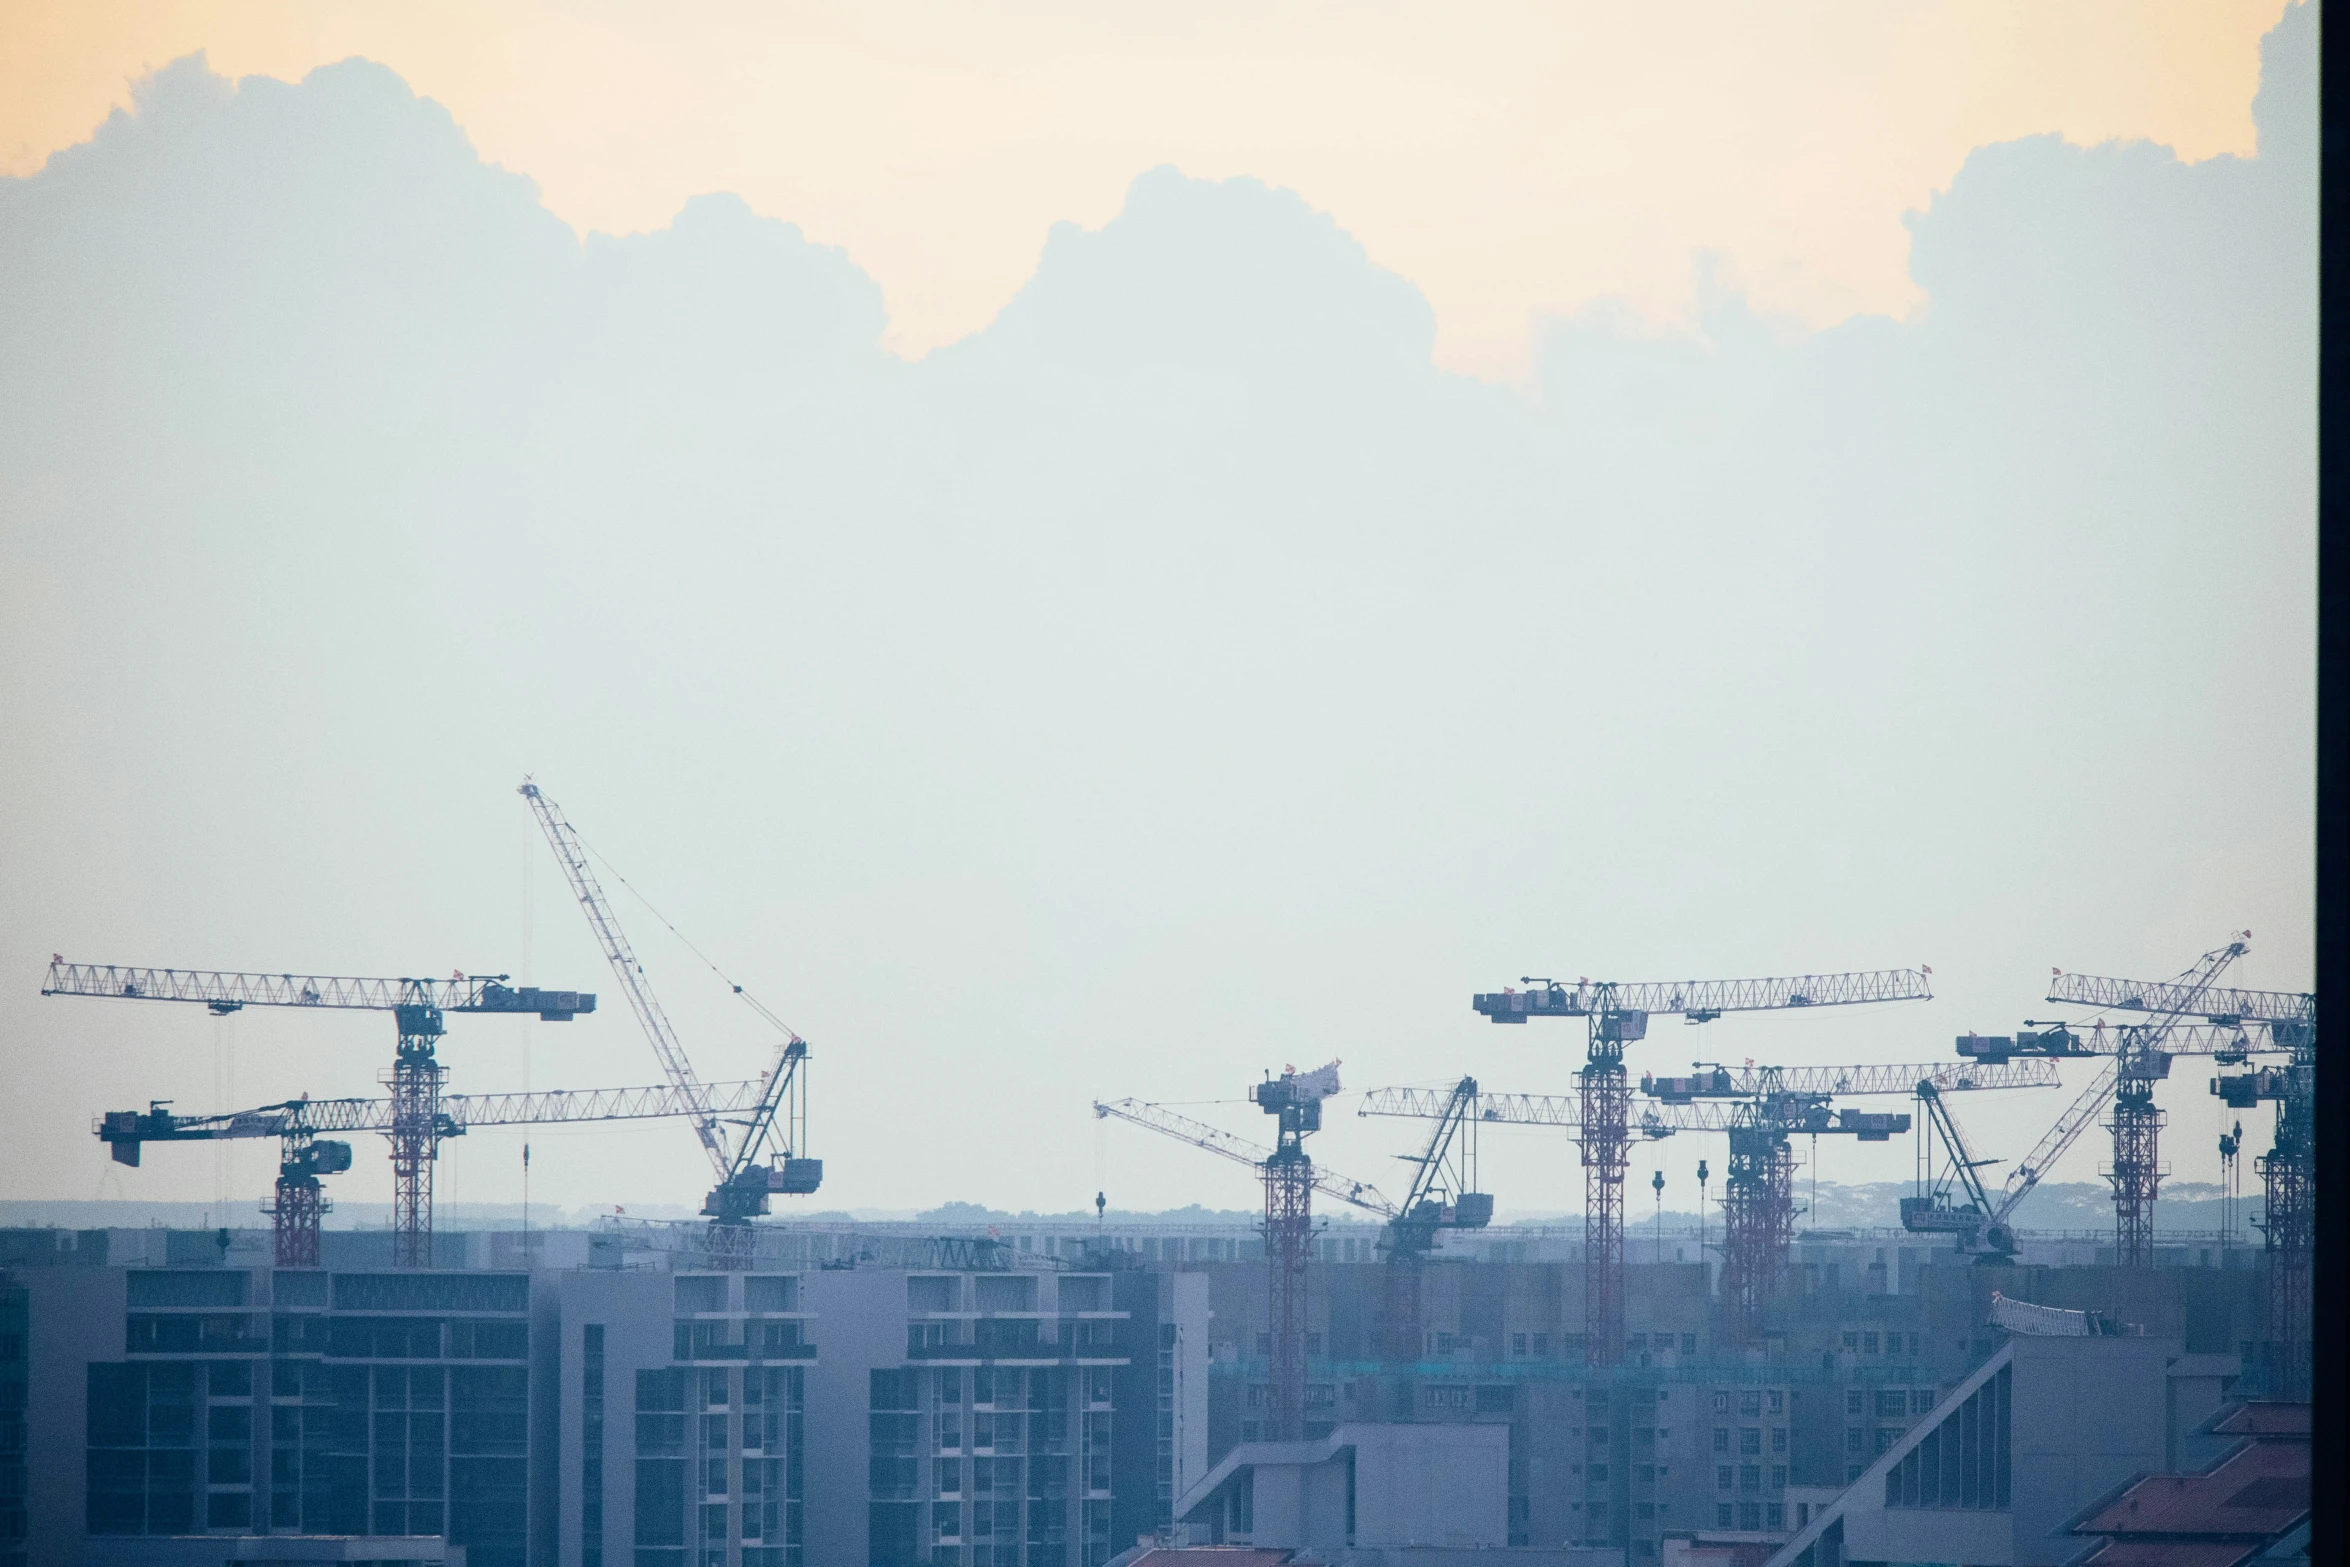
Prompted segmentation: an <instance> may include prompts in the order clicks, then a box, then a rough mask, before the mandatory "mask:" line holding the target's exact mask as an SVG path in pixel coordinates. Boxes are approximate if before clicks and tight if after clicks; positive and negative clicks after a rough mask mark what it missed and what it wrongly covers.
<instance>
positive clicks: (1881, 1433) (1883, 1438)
mask: <svg viewBox="0 0 2350 1567" xmlns="http://www.w3.org/2000/svg"><path fill="white" fill-rule="evenodd" d="M1898 1435H1900V1433H1899V1432H1897V1431H1891V1430H1888V1429H1886V1428H1885V1427H1884V1426H1879V1427H1877V1451H1878V1452H1880V1453H1882V1452H1883V1451H1885V1449H1886V1448H1888V1447H1891V1446H1892V1445H1893V1439H1894V1438H1895V1437H1896V1436H1898Z"/></svg>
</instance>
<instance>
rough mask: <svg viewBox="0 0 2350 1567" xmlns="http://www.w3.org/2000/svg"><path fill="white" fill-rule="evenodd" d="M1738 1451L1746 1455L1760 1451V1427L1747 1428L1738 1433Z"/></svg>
mask: <svg viewBox="0 0 2350 1567" xmlns="http://www.w3.org/2000/svg"><path fill="white" fill-rule="evenodd" d="M1738 1451H1739V1452H1740V1453H1742V1454H1748V1455H1752V1454H1755V1453H1759V1452H1761V1451H1762V1428H1761V1427H1760V1426H1748V1427H1747V1428H1746V1429H1745V1430H1743V1431H1741V1432H1739V1433H1738Z"/></svg>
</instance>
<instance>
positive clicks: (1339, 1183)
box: [1093, 1090, 1449, 1219]
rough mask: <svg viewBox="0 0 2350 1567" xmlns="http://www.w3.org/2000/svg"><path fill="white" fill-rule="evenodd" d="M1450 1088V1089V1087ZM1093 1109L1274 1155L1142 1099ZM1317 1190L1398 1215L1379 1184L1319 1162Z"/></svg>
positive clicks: (1246, 1155)
mask: <svg viewBox="0 0 2350 1567" xmlns="http://www.w3.org/2000/svg"><path fill="white" fill-rule="evenodd" d="M1447 1092H1448V1093H1449V1090H1447ZM1093 1113H1094V1115H1095V1116H1096V1117H1097V1118H1110V1117H1115V1118H1116V1119H1118V1120H1121V1121H1130V1122H1132V1123H1133V1124H1134V1125H1136V1126H1142V1127H1148V1128H1149V1129H1150V1130H1152V1131H1154V1132H1159V1133H1163V1134H1164V1135H1166V1136H1168V1137H1172V1138H1174V1139H1175V1140H1176V1141H1177V1142H1184V1143H1189V1144H1191V1145H1192V1146H1193V1147H1194V1148H1204V1149H1206V1150H1207V1151H1208V1152H1209V1153H1212V1154H1219V1155H1221V1156H1222V1157H1224V1158H1226V1159H1230V1160H1231V1161H1232V1162H1234V1163H1235V1164H1245V1165H1250V1166H1253V1167H1255V1168H1257V1169H1263V1168H1264V1164H1265V1161H1266V1160H1267V1159H1270V1158H1271V1157H1273V1150H1272V1149H1270V1148H1267V1147H1265V1146H1264V1145H1263V1144H1261V1143H1252V1142H1250V1141H1249V1140H1248V1139H1247V1138H1245V1137H1235V1136H1233V1135H1232V1133H1230V1132H1227V1131H1225V1130H1223V1129H1222V1128H1221V1127H1214V1126H1210V1125H1208V1124H1207V1123H1206V1122H1205V1121H1194V1120H1193V1119H1191V1117H1189V1116H1186V1115H1177V1114H1176V1113H1175V1112H1174V1111H1172V1110H1167V1109H1163V1108H1161V1107H1160V1106H1158V1105H1154V1104H1145V1103H1143V1102H1142V1101H1141V1100H1139V1099H1117V1100H1111V1101H1108V1102H1104V1101H1102V1100H1099V1099H1097V1100H1095V1101H1094V1105H1093ZM1314 1190H1316V1191H1318V1192H1320V1193H1321V1194H1322V1195H1323V1196H1325V1197H1330V1198H1335V1199H1336V1200H1337V1201H1339V1202H1343V1203H1348V1204H1351V1205H1352V1206H1354V1207H1357V1208H1361V1209H1363V1210H1365V1211H1366V1212H1370V1213H1375V1214H1377V1215H1379V1217H1381V1218H1382V1219H1393V1218H1394V1217H1395V1216H1396V1207H1395V1204H1393V1203H1391V1202H1389V1201H1388V1200H1387V1199H1386V1197H1384V1196H1383V1195H1381V1193H1380V1191H1379V1188H1377V1187H1376V1186H1373V1185H1371V1184H1370V1183H1369V1182H1368V1181H1356V1180H1349V1179H1348V1178H1347V1177H1345V1176H1343V1175H1339V1174H1336V1173H1334V1172H1332V1171H1329V1170H1325V1169H1323V1168H1322V1167H1321V1166H1320V1165H1319V1164H1317V1165H1315V1166H1314Z"/></svg>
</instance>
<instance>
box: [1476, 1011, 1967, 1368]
mask: <svg viewBox="0 0 2350 1567" xmlns="http://www.w3.org/2000/svg"><path fill="white" fill-rule="evenodd" d="M1519 983H1521V984H1523V985H1526V986H1528V987H1530V988H1528V989H1526V990H1522V991H1521V990H1510V989H1503V990H1500V991H1497V992H1490V993H1484V994H1479V995H1477V996H1474V997H1472V998H1471V1005H1473V1006H1474V1007H1475V1008H1476V1010H1477V1011H1478V1012H1480V1013H1482V1014H1483V1015H1484V1016H1485V1017H1487V1018H1488V1019H1490V1020H1492V1021H1493V1022H1495V1023H1523V1022H1525V1021H1526V1020H1527V1019H1528V1018H1530V1017H1559V1018H1582V1019H1584V1020H1585V1023H1586V1034H1587V1045H1586V1051H1585V1059H1584V1065H1583V1068H1582V1071H1581V1073H1580V1074H1579V1075H1580V1077H1581V1080H1582V1088H1581V1097H1582V1101H1583V1102H1582V1106H1581V1111H1580V1115H1579V1119H1578V1124H1579V1126H1580V1128H1581V1130H1580V1133H1579V1136H1580V1140H1581V1142H1582V1148H1583V1257H1584V1264H1583V1326H1584V1336H1583V1343H1584V1353H1585V1354H1586V1356H1587V1357H1589V1360H1590V1363H1591V1364H1593V1365H1614V1364H1615V1363H1616V1361H1617V1360H1618V1359H1619V1358H1620V1357H1621V1356H1622V1354H1623V1350H1624V1169H1625V1165H1626V1163H1627V1160H1628V1158H1629V1151H1628V1150H1629V1143H1628V1138H1629V1132H1628V1126H1629V1110H1630V1095H1629V1085H1628V1084H1627V1083H1626V1081H1625V1077H1624V1046H1626V1045H1627V1044H1634V1043H1637V1042H1638V1041H1640V1040H1642V1039H1645V1038H1646V1037H1647V1035H1648V1020H1649V1018H1650V1016H1651V1015H1653V1014H1658V1013H1666V1014H1669V1013H1676V1012H1677V1013H1679V1014H1680V1015H1681V1016H1682V1017H1683V1018H1685V1019H1686V1020H1687V1021H1689V1022H1691V1023H1707V1022H1711V1021H1713V1020H1714V1019H1716V1018H1719V1017H1720V1016H1721V1015H1722V1014H1723V1013H1725V1012H1756V1011H1775V1010H1779V1009H1783V1008H1788V1007H1820V1006H1849V1005H1853V1004H1856V1003H1860V1002H1870V1001H1924V1000H1928V999H1930V998H1931V997H1932V995H1933V988H1932V986H1931V985H1930V984H1929V983H1928V978H1927V973H1926V971H1925V970H1922V969H1879V970H1874V971H1869V972H1859V973H1846V974H1804V975H1794V976H1781V977H1777V978H1768V979H1731V980H1664V981H1657V982H1650V983H1639V984H1633V983H1624V982H1618V981H1613V980H1601V981H1593V980H1590V979H1581V980H1578V981H1576V983H1575V984H1574V985H1572V986H1568V985H1565V984H1562V983H1561V982H1559V981H1558V980H1555V979H1536V978H1533V977H1531V976H1529V977H1527V978H1524V979H1522V980H1520V981H1519Z"/></svg>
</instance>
